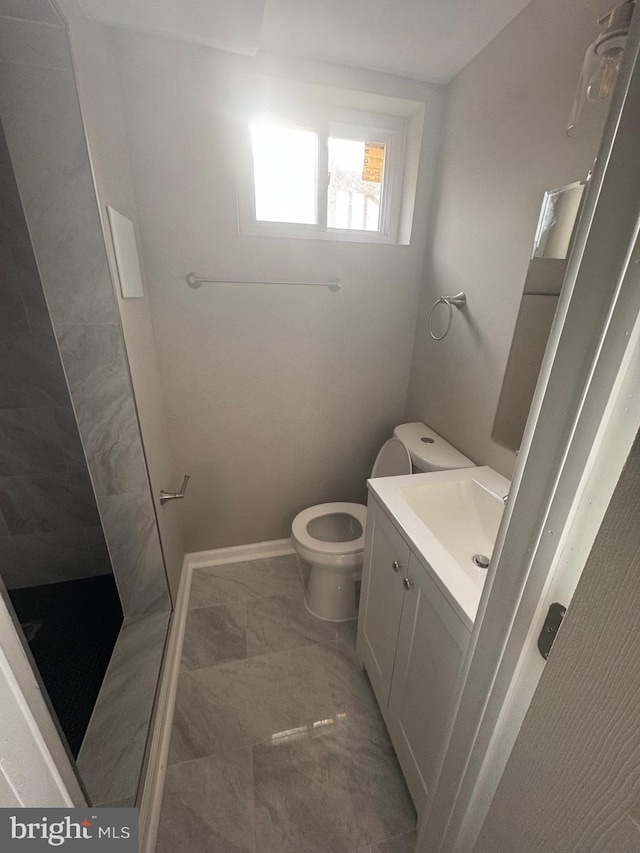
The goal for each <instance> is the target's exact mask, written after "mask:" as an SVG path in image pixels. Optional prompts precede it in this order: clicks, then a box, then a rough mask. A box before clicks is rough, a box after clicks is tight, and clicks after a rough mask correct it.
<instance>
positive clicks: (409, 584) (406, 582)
mask: <svg viewBox="0 0 640 853" xmlns="http://www.w3.org/2000/svg"><path fill="white" fill-rule="evenodd" d="M402 583H403V584H404V588H405V589H411V587H412V586H413V581H410V580H409V578H402Z"/></svg>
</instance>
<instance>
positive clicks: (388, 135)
mask: <svg viewBox="0 0 640 853" xmlns="http://www.w3.org/2000/svg"><path fill="white" fill-rule="evenodd" d="M318 112H320V111H318ZM306 119H307V120H306V122H304V123H302V122H300V123H297V122H295V121H294V120H291V119H289V120H288V121H286V120H283V119H282V118H281V117H266V118H263V119H262V120H260V121H256V122H253V123H251V124H250V126H249V137H250V152H251V154H250V156H251V164H250V169H246V172H247V174H250V175H251V181H250V185H249V186H247V187H245V190H244V198H243V199H241V206H240V222H241V230H242V232H243V233H250V234H251V233H253V234H261V235H272V236H284V237H312V238H318V239H329V240H332V239H333V240H364V241H369V242H387V243H391V242H396V239H397V232H398V220H399V212H400V198H399V196H400V192H401V189H402V173H403V165H404V120H403V119H402V118H399V117H395V116H382V115H377V114H370V113H360V112H356V111H354V110H349V111H346V110H332V111H331V113H330V115H327V114H326V113H325V114H324V115H319V116H318V118H317V120H316V121H315V122H309V120H308V116H306ZM247 183H249V182H247Z"/></svg>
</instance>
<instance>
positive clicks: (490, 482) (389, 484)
mask: <svg viewBox="0 0 640 853" xmlns="http://www.w3.org/2000/svg"><path fill="white" fill-rule="evenodd" d="M462 480H475V481H476V483H478V484H479V485H480V486H482V487H483V488H484V489H486V490H487V491H488V492H490V493H491V494H492V495H495V496H497V497H498V498H499V499H500V500H501V499H502V498H503V497H504V496H505V495H507V494H508V492H509V487H510V485H511V484H510V482H509V480H507V479H506V478H505V477H503V476H501V475H500V474H498V473H497V472H496V471H494V470H493V469H492V468H489V467H488V466H481V467H476V468H457V469H454V470H449V471H437V472H433V473H429V474H406V475H403V476H400V477H380V478H376V479H373V480H368V481H367V487H368V489H369V491H370V492H371V494H372V495H373V496H374V497H375V499H376V500H377V502H378V503H379V504H380V505H381V506H382V508H383V509H384V511H385V513H386V514H387V515H388V516H389V519H390V520H391V521H392V522H393V524H394V525H395V526H396V527H397V528H398V530H399V531H400V533H401V534H402V535H403V537H404V538H405V539H406V541H407V543H408V544H409V545H410V547H411V550H412V551H413V552H414V553H415V555H416V557H418V558H419V559H420V561H421V563H422V564H423V565H424V566H425V568H426V570H427V571H429V572H430V573H431V575H432V577H433V579H434V580H435V582H436V583H437V584H438V586H439V587H440V589H441V590H442V592H443V593H444V594H445V596H446V597H447V599H448V600H449V602H450V603H451V605H452V607H453V608H454V609H455V611H456V612H457V613H458V615H459V616H460V618H461V619H462V621H463V622H464V624H465V625H466V626H467V628H468V629H469V630H471V629H472V628H473V624H474V622H475V618H476V614H477V612H478V605H479V603H480V597H481V595H482V589H483V587H484V582H485V580H486V577H487V570H486V569H479V568H476V567H475V566H474V565H473V563H472V561H471V559H469V560H468V561H466V560H465V561H464V564H462V563H461V562H459V561H458V560H457V559H455V558H454V557H453V556H452V554H450V553H449V551H448V550H447V548H446V547H445V546H444V545H443V543H442V542H441V541H440V540H439V539H438V538H437V537H436V535H435V534H434V533H433V532H432V531H431V530H430V528H429V526H428V523H425V521H423V520H422V519H421V518H420V516H419V515H418V514H417V512H415V511H414V510H413V509H412V508H411V507H410V506H409V505H408V503H407V502H406V501H405V500H404V499H403V497H402V496H401V490H403V489H407V488H412V487H415V486H419V485H421V484H433V485H435V484H440V483H442V484H446V483H452V482H460V481H462ZM474 488H476V487H475V486H474ZM471 556H472V555H470V557H471ZM487 556H491V555H490V554H488V555H487Z"/></svg>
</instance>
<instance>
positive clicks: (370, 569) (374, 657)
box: [356, 498, 409, 709]
mask: <svg viewBox="0 0 640 853" xmlns="http://www.w3.org/2000/svg"><path fill="white" fill-rule="evenodd" d="M367 524H368V528H367V539H366V544H365V557H364V565H363V571H362V591H361V593H360V602H361V603H360V617H359V619H358V638H357V644H356V651H357V654H358V658H359V660H360V661H361V662H362V663H363V664H364V666H365V668H366V670H367V675H368V676H369V680H370V681H371V685H372V687H373V690H374V692H375V694H376V698H377V699H378V703H379V704H380V707H381V708H382V709H385V708H386V707H387V702H388V699H389V688H390V686H391V676H392V674H393V664H394V660H395V655H396V643H397V640H398V628H399V626H400V615H401V612H402V599H403V596H404V587H403V585H402V578H403V577H404V573H405V572H406V571H407V568H408V564H409V546H408V545H407V544H406V543H405V541H404V540H403V539H402V537H401V536H400V534H399V533H398V532H397V531H396V529H395V528H394V526H393V525H392V524H391V522H390V521H389V520H388V519H387V517H386V516H385V515H384V513H383V511H382V510H381V509H380V508H379V507H378V505H377V503H376V502H375V501H374V500H373V498H370V500H369V509H368V518H367Z"/></svg>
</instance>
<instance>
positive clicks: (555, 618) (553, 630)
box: [538, 601, 567, 660]
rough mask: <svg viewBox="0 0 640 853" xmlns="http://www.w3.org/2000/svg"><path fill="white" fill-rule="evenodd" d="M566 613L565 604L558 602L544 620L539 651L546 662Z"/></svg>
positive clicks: (539, 638)
mask: <svg viewBox="0 0 640 853" xmlns="http://www.w3.org/2000/svg"><path fill="white" fill-rule="evenodd" d="M566 612H567V608H566V607H565V606H564V604H559V603H558V602H557V601H556V602H554V603H553V604H552V605H551V607H550V608H549V612H548V613H547V618H546V619H545V620H544V625H543V626H542V631H540V636H539V637H538V649H539V651H540V654H541V655H542V657H543V658H544V659H545V660H546V659H547V658H548V657H549V652H550V651H551V646H552V645H553V643H554V640H555V638H556V636H557V635H558V630H559V628H560V625H562V620H563V619H564V614H565V613H566Z"/></svg>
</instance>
